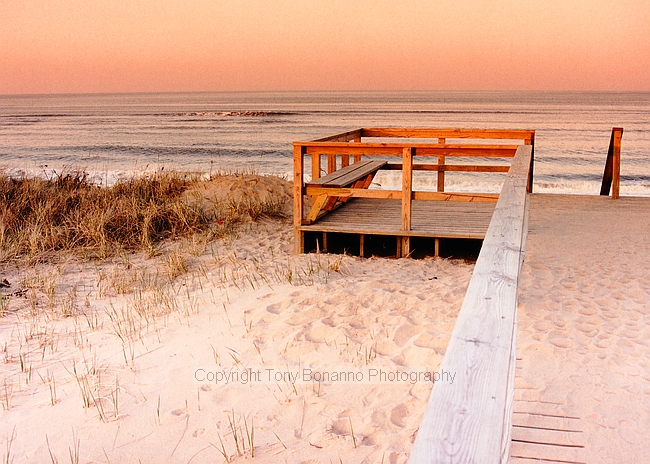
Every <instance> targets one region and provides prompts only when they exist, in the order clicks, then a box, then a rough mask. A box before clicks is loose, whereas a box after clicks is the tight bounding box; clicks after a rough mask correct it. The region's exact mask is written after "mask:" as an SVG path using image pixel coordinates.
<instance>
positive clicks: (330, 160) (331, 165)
mask: <svg viewBox="0 0 650 464" xmlns="http://www.w3.org/2000/svg"><path fill="white" fill-rule="evenodd" d="M334 171H336V155H327V173H328V174H331V173H333V172H334Z"/></svg>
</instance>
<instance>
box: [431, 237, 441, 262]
mask: <svg viewBox="0 0 650 464" xmlns="http://www.w3.org/2000/svg"><path fill="white" fill-rule="evenodd" d="M433 256H434V257H435V258H438V257H439V256H440V239H439V238H438V237H436V238H434V239H433Z"/></svg>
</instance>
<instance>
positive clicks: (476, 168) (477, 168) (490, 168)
mask: <svg viewBox="0 0 650 464" xmlns="http://www.w3.org/2000/svg"><path fill="white" fill-rule="evenodd" d="M382 169H386V170H389V171H401V170H402V163H387V164H386V166H384V167H383V168H382ZM509 169H510V165H503V164H476V165H471V164H445V165H444V166H441V165H438V164H423V163H416V164H414V165H413V170H414V171H444V172H508V170H509Z"/></svg>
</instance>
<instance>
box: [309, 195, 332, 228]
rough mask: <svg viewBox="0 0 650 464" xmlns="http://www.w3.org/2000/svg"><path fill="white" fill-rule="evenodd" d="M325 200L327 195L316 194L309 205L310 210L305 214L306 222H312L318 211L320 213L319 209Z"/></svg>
mask: <svg viewBox="0 0 650 464" xmlns="http://www.w3.org/2000/svg"><path fill="white" fill-rule="evenodd" d="M326 201H327V195H325V194H323V195H318V196H317V197H316V198H315V199H314V200H313V203H312V206H311V211H309V214H308V215H307V218H306V220H307V222H310V223H311V222H314V221H315V220H316V218H317V217H318V213H320V210H321V209H322V208H323V206H325V202H326Z"/></svg>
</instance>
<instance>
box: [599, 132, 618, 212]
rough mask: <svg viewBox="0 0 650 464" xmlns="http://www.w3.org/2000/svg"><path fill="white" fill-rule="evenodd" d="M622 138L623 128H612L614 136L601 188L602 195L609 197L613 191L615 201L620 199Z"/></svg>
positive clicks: (610, 142)
mask: <svg viewBox="0 0 650 464" xmlns="http://www.w3.org/2000/svg"><path fill="white" fill-rule="evenodd" d="M622 138H623V128H622V127H614V128H612V136H611V137H610V139H609V150H607V161H606V162H605V172H603V182H602V184H601V186H600V194H601V195H605V196H607V195H609V191H610V189H611V191H612V198H613V199H618V198H619V197H620V189H621V139H622Z"/></svg>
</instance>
